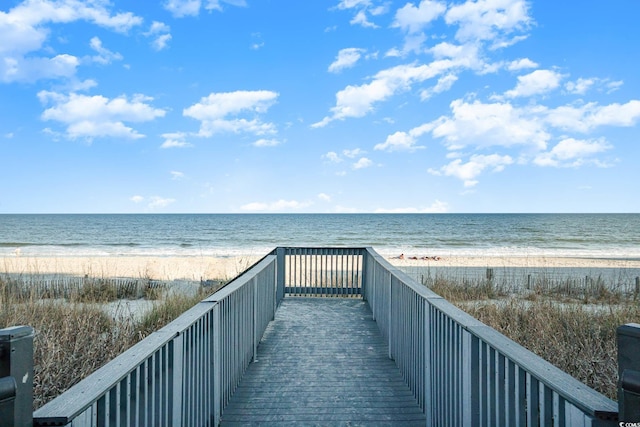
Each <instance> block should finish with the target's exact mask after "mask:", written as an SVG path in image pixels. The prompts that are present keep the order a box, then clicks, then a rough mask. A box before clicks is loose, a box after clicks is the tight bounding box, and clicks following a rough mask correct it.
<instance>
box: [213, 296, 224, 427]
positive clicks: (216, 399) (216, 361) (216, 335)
mask: <svg viewBox="0 0 640 427" xmlns="http://www.w3.org/2000/svg"><path fill="white" fill-rule="evenodd" d="M211 314H212V316H213V331H212V334H211V335H212V337H213V425H214V426H217V425H218V424H220V415H221V412H222V408H221V406H222V405H221V402H222V342H221V340H222V337H221V334H220V332H221V331H220V303H219V302H216V303H215V305H214V306H213V308H212V310H211Z"/></svg>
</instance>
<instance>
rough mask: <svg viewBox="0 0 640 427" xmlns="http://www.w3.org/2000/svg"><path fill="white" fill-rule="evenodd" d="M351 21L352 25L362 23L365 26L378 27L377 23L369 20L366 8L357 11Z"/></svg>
mask: <svg viewBox="0 0 640 427" xmlns="http://www.w3.org/2000/svg"><path fill="white" fill-rule="evenodd" d="M349 23H350V24H351V25H361V26H363V27H365V28H378V26H377V25H376V24H374V23H373V22H371V21H369V18H367V13H366V12H365V11H364V10H359V11H358V13H356V16H354V17H353V19H352V20H351V21H349Z"/></svg>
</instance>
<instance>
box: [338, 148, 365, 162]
mask: <svg viewBox="0 0 640 427" xmlns="http://www.w3.org/2000/svg"><path fill="white" fill-rule="evenodd" d="M342 154H344V156H345V157H348V158H350V159H354V158H356V157H358V156H359V155H361V154H364V151H362V150H361V149H359V148H354V149H353V150H342Z"/></svg>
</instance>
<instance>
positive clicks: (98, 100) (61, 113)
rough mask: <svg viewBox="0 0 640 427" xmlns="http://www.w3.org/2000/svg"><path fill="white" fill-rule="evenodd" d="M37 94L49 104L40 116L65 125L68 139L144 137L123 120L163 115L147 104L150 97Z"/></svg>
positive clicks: (44, 92)
mask: <svg viewBox="0 0 640 427" xmlns="http://www.w3.org/2000/svg"><path fill="white" fill-rule="evenodd" d="M38 97H39V98H40V101H41V102H42V103H43V104H46V105H52V106H50V107H49V108H47V109H46V110H45V111H44V112H43V113H42V119H43V120H53V121H57V122H60V123H62V124H64V125H66V126H67V127H66V131H65V133H66V136H67V137H68V138H70V139H76V138H86V139H88V140H92V139H93V138H97V137H118V138H126V139H138V138H143V137H144V135H142V134H140V133H139V132H138V131H136V130H135V129H133V128H131V127H128V126H126V125H125V124H124V123H125V122H131V123H141V122H147V121H151V120H154V119H156V118H158V117H163V116H164V115H165V111H164V110H162V109H159V108H154V107H152V106H151V105H150V101H152V100H153V99H152V98H149V97H146V96H144V95H134V96H132V97H131V98H128V97H127V96H125V95H122V96H119V97H117V98H113V99H109V98H107V97H104V96H101V95H95V96H88V95H81V94H76V93H70V94H68V95H67V94H61V93H57V92H47V91H41V92H40V93H38Z"/></svg>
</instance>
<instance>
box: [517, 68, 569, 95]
mask: <svg viewBox="0 0 640 427" xmlns="http://www.w3.org/2000/svg"><path fill="white" fill-rule="evenodd" d="M563 77H564V76H563V75H562V74H560V73H557V72H555V71H552V70H535V71H534V72H532V73H530V74H527V75H524V76H518V84H517V85H516V87H515V88H514V89H512V90H509V91H507V92H505V96H507V97H509V98H516V97H520V96H533V95H540V94H544V93H547V92H550V91H552V90H554V89H556V88H557V87H558V86H560V81H561V80H562V79H563Z"/></svg>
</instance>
